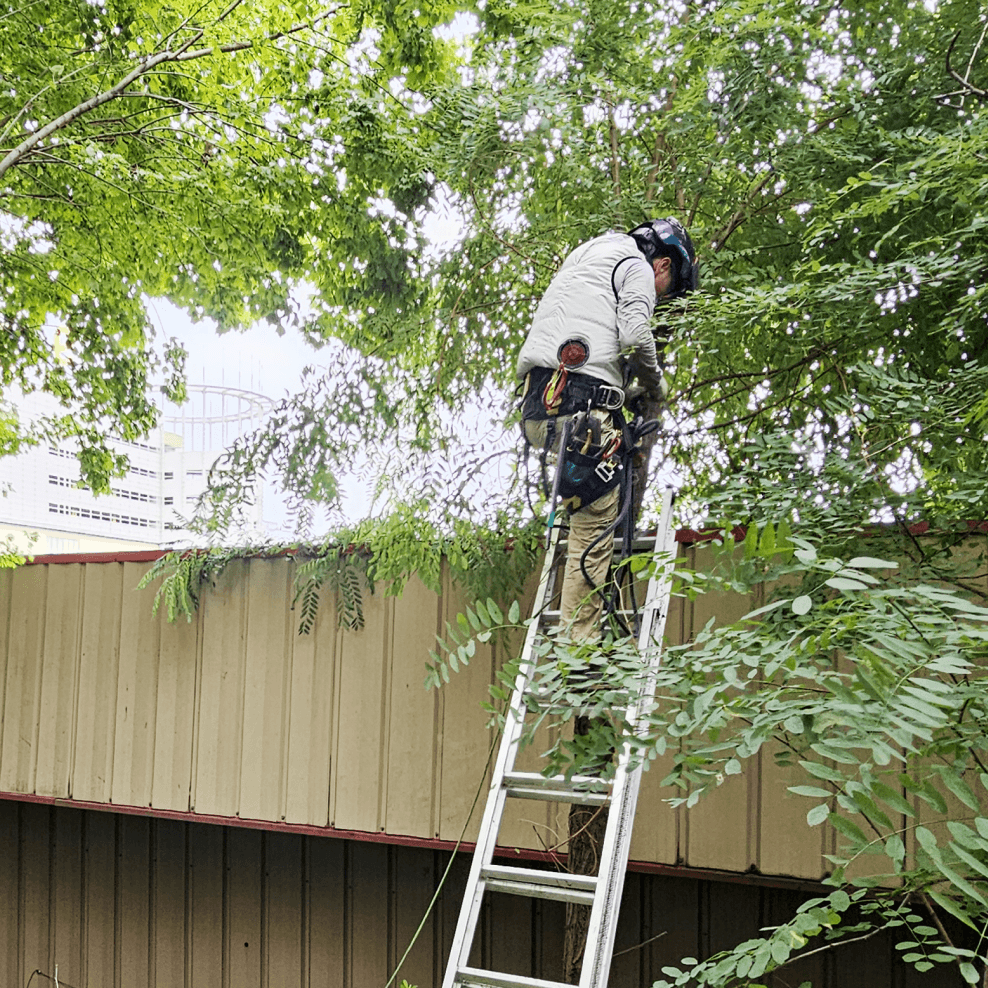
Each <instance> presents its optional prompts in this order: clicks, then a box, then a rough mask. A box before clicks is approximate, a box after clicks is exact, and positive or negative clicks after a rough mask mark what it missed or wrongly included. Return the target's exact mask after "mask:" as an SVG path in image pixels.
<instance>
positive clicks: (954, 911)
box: [926, 888, 978, 931]
mask: <svg viewBox="0 0 988 988" xmlns="http://www.w3.org/2000/svg"><path fill="white" fill-rule="evenodd" d="M926 894H927V895H928V896H929V897H930V898H931V899H932V900H933V901H934V902H935V903H936V904H937V905H938V906H940V908H941V909H943V910H944V911H946V912H948V913H950V915H951V916H953V917H954V919H957V920H960V922H962V923H963V924H964V925H965V926H970V927H971V929H972V930H976V931H977V930H978V927H977V925H976V924H975V922H974V920H973V919H972V917H971V916H969V915H968V914H967V912H966V910H965V909H964V908H963V906H961V904H960V903H959V902H957V901H956V900H955V899H952V898H951V897H950V896H949V895H947V894H946V893H944V892H941V891H940V890H939V889H937V888H928V889H927V890H926Z"/></svg>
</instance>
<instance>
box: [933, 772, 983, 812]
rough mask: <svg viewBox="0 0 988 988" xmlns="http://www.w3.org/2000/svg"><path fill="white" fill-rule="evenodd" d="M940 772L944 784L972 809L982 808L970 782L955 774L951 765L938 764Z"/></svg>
mask: <svg viewBox="0 0 988 988" xmlns="http://www.w3.org/2000/svg"><path fill="white" fill-rule="evenodd" d="M937 768H938V771H939V773H940V778H941V779H942V780H943V784H944V785H945V786H946V787H947V788H948V789H949V790H950V791H951V792H952V793H953V794H954V795H955V796H956V797H957V798H958V799H959V800H960V801H961V802H962V803H963V804H964V805H965V806H967V807H968V808H970V809H972V810H978V809H980V808H981V804H980V803H979V802H978V799H977V797H976V796H975V795H974V793H973V792H972V791H971V788H970V787H969V786H968V784H967V783H966V782H965V781H964V780H963V779H962V778H960V777H959V776H958V775H955V774H954V772H953V771H952V770H951V769H950V767H949V766H946V765H941V766H937Z"/></svg>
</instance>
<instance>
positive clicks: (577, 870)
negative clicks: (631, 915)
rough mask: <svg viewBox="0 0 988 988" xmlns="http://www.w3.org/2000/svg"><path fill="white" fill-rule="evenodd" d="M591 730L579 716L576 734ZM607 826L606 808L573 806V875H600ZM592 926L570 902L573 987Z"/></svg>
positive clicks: (569, 976) (568, 965)
mask: <svg viewBox="0 0 988 988" xmlns="http://www.w3.org/2000/svg"><path fill="white" fill-rule="evenodd" d="M589 731H590V719H589V718H588V717H577V718H576V723H575V726H574V732H575V733H576V734H578V735H585V734H588V733H589ZM606 827H607V807H606V806H572V807H570V811H569V854H568V857H567V865H568V869H569V871H570V872H571V873H572V874H574V875H596V874H597V868H598V865H599V864H600V849H601V847H602V846H603V843H604V830H605V829H606ZM589 925H590V907H589V906H581V905H577V904H575V903H572V902H568V903H567V904H566V924H565V928H564V932H563V980H564V981H568V982H569V983H570V984H576V983H577V982H578V981H579V980H580V970H581V968H582V967H583V952H584V950H585V949H586V945H587V927H588V926H589Z"/></svg>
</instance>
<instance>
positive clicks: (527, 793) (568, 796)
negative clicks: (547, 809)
mask: <svg viewBox="0 0 988 988" xmlns="http://www.w3.org/2000/svg"><path fill="white" fill-rule="evenodd" d="M504 789H505V792H507V794H508V795H509V796H514V797H515V798H516V799H542V800H546V801H548V802H553V803H576V804H578V805H580V806H603V805H605V804H606V803H608V802H609V801H610V789H611V787H610V783H609V782H607V781H606V780H604V779H597V778H594V776H592V775H575V776H573V778H571V779H567V778H566V776H564V775H552V776H549V777H548V778H547V777H546V776H544V775H540V774H539V773H538V772H506V773H505V776H504Z"/></svg>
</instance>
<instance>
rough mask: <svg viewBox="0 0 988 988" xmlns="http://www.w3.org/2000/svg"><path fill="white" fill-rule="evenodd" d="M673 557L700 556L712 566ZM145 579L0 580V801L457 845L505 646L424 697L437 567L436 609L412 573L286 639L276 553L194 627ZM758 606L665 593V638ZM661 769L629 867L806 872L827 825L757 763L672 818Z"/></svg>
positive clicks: (548, 838)
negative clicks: (361, 616) (396, 586)
mask: <svg viewBox="0 0 988 988" xmlns="http://www.w3.org/2000/svg"><path fill="white" fill-rule="evenodd" d="M684 551H686V552H688V553H689V554H690V555H691V557H692V558H691V562H697V561H698V559H699V561H700V562H701V564H702V560H703V554H704V553H705V552H707V550H705V549H702V548H701V549H697V548H687V549H685V550H684ZM145 568H146V564H145V563H140V562H89V563H65V564H56V563H48V564H41V565H35V566H27V567H22V568H20V569H18V570H17V571H14V572H5V573H0V594H2V597H0V682H2V683H3V686H4V690H3V697H2V701H0V702H2V704H3V708H2V717H3V719H2V724H0V792H9V793H18V794H25V795H40V796H49V797H58V798H66V797H68V798H73V799H75V800H80V801H84V802H95V803H111V804H115V805H119V806H142V807H150V808H152V809H153V810H155V811H162V812H173V811H178V812H189V811H192V812H195V813H198V814H203V815H208V816H217V817H224V818H231V819H233V818H237V817H239V818H241V819H249V820H259V821H269V822H272V823H281V822H287V823H290V824H295V825H300V826H314V827H326V826H332V827H334V828H336V829H339V830H347V831H360V832H364V833H368V834H381V833H384V834H391V835H401V836H409V837H415V838H421V839H434V838H440V839H443V840H447V841H455V840H457V839H459V838H460V836H461V834H463V830H464V823H465V821H466V819H467V816H468V814H469V811H470V808H471V805H472V804H473V802H474V798H475V796H476V794H477V791H478V788H481V787H483V786H484V782H485V776H484V766H485V764H486V763H487V756H488V752H489V749H490V744H491V734H490V732H489V731H488V730H487V728H486V726H485V724H486V721H487V715H486V714H485V713H484V711H483V710H482V709H481V708H480V702H481V701H482V700H484V699H486V698H487V688H488V685H489V683H490V682H491V679H492V677H493V675H494V671H495V669H496V668H497V666H498V665H499V664H500V663H501V662H503V661H504V658H505V654H504V652H503V650H502V649H500V648H499V647H495V646H493V645H490V646H482V647H479V648H478V649H477V654H476V656H475V657H474V659H473V660H472V661H471V663H470V665H469V666H468V667H467V668H466V669H463V670H462V671H461V672H460V673H459V674H457V675H455V676H453V680H452V682H451V683H450V684H449V686H448V687H446V688H444V689H443V690H441V691H439V692H438V693H436V692H426V691H425V690H424V689H423V688H422V682H423V678H424V673H425V662H426V661H427V659H428V655H429V650H430V649H431V648H433V647H434V645H435V635H436V634H437V633H439V634H442V633H443V632H444V630H445V626H446V622H447V621H449V622H453V621H455V618H456V614H457V612H458V611H459V610H460V609H462V608H463V607H464V605H465V604H466V603H467V601H466V600H465V599H464V597H463V595H462V593H461V592H459V591H458V590H456V589H455V588H453V587H452V586H451V585H450V581H449V577H448V574H446V573H444V576H443V592H442V593H441V594H438V595H437V594H435V593H433V592H432V591H430V590H428V589H426V587H425V586H424V585H423V584H422V583H421V581H419V580H416V579H412V580H410V581H409V583H408V586H407V588H406V590H405V593H404V594H403V595H402V596H401V597H397V598H395V597H388V596H385V595H384V594H382V593H381V592H378V593H377V594H374V595H368V596H367V598H366V600H365V604H364V610H365V617H366V626H365V627H364V629H363V630H361V631H349V630H345V631H341V630H338V629H337V627H336V617H335V610H334V606H333V600H332V594H331V593H324V598H325V599H324V601H323V607H322V609H321V610H320V613H319V616H318V618H317V620H316V624H315V627H314V629H313V631H312V633H311V634H308V635H301V636H300V635H298V634H297V624H298V614H297V612H296V611H294V610H292V608H291V595H292V588H291V579H292V563H291V562H290V561H289V560H286V559H252V560H245V561H238V562H235V563H232V564H231V565H230V566H229V567H228V568H227V569H226V570H225V571H224V572H223V573H222V574H221V576H220V577H219V579H218V580H217V582H216V585H215V587H211V588H207V589H206V590H205V592H204V595H203V603H202V606H201V608H200V612H199V614H198V615H197V617H196V619H195V620H194V621H193V622H192V623H188V622H186V621H185V619H184V618H180V619H179V620H178V621H177V622H176V623H175V624H173V625H169V624H168V623H167V622H166V621H165V617H164V614H163V613H159V615H158V616H157V617H152V616H151V612H150V608H151V593H150V592H149V591H148V592H137V591H135V590H134V587H135V586H136V584H137V582H138V580H139V579H140V576H141V575H142V573H143V572H144V571H145ZM759 603H760V599H759V598H757V597H751V598H749V597H741V596H740V595H733V596H729V595H713V594H711V595H706V596H703V597H700V598H698V599H697V600H696V601H691V602H689V601H684V600H682V599H677V600H675V601H674V602H673V606H672V610H671V614H670V618H669V624H668V637H669V639H670V640H671V641H673V642H680V641H688V640H689V639H690V637H691V636H692V635H693V634H694V632H695V630H697V629H699V628H701V627H702V626H703V625H704V624H705V623H706V621H707V620H708V618H709V617H710V616H712V615H716V616H717V617H718V619H719V620H729V619H733V618H735V617H738V616H740V615H741V614H743V613H745V612H746V611H748V610H750V609H751V608H753V607H756V606H758V604H759ZM524 757H528V756H527V755H526V756H524ZM668 767H669V759H668V758H667V759H665V760H664V761H663V760H659V762H658V763H657V764H656V765H654V766H653V768H652V770H651V771H650V772H648V773H647V774H646V776H645V779H644V784H643V789H642V795H641V800H640V805H639V813H638V818H637V822H636V827H635V836H634V842H633V846H632V858H633V859H637V860H641V861H648V862H655V863H661V864H669V865H676V864H682V865H686V866H689V867H694V868H706V869H719V870H725V871H732V872H738V873H741V872H745V871H748V870H749V869H751V868H755V869H757V870H759V871H761V872H763V873H769V874H784V875H793V876H799V877H805V878H818V877H819V876H820V875H821V874H822V873H823V871H824V869H825V862H824V860H823V857H822V852H824V851H829V850H830V849H831V848H830V847H829V846H824V840H825V839H827V838H825V836H824V834H825V832H824V830H822V829H817V830H808V829H807V828H806V827H805V824H804V822H803V821H804V815H805V811H806V806H805V803H806V801H805V800H801V799H798V798H797V797H792V796H789V795H788V794H787V793H786V792H785V785H786V781H787V780H786V777H785V773H783V772H781V771H780V770H779V769H777V768H776V766H775V765H774V763H773V762H772V760H771V758H770V757H769V753H768V752H765V753H763V755H762V756H759V757H758V758H755V759H752V760H750V762H749V763H748V764H747V765H746V767H745V773H744V775H742V776H735V777H731V778H730V779H728V780H727V782H726V783H725V785H724V786H723V787H722V788H721V789H720V790H718V791H717V792H715V793H714V794H713V795H712V796H711V797H710V798H709V799H706V800H703V801H701V803H700V804H699V805H698V806H697V807H695V808H694V809H692V810H690V811H688V812H687V811H685V810H683V809H679V810H673V809H670V807H669V806H668V804H667V803H665V802H664V801H663V799H664V797H667V796H668V795H670V794H669V793H666V792H663V791H662V790H661V789H660V787H659V782H660V781H661V779H662V777H663V776H664V774H665V773H666V771H667V770H668ZM519 804H520V805H519ZM482 805H483V799H482V798H481V801H480V804H479V806H478V808H477V809H476V810H475V811H474V815H473V818H472V820H471V822H470V824H469V826H468V827H467V828H466V832H465V839H466V840H468V841H469V840H472V839H474V838H475V837H476V833H477V828H478V826H479V821H480V815H481V808H482ZM509 809H510V811H511V813H512V814H513V815H512V816H511V817H510V819H509V820H508V821H507V823H506V825H505V828H504V830H503V832H502V837H503V841H504V843H505V844H507V845H509V846H512V847H519V848H523V849H535V850H541V849H544V848H551V847H555V846H556V845H558V844H559V843H560V841H561V840H562V837H563V835H564V834H565V830H566V824H565V813H564V808H563V807H560V806H558V805H554V804H552V805H549V806H548V807H547V806H546V805H545V804H540V803H537V802H532V801H511V802H510V803H509ZM168 853H172V850H169V851H168ZM176 853H177V852H176ZM214 880H215V876H213V875H209V874H206V875H203V877H202V881H214ZM156 888H157V887H156ZM159 891H160V894H165V891H166V889H165V887H162V888H161V889H160V890H159ZM159 891H156V892H155V895H157V894H159ZM149 908H150V909H151V910H152V912H153V909H154V899H153V897H152V902H151V905H150V906H149ZM161 949H162V950H165V951H166V953H167V948H165V947H162V948H161ZM271 960H272V962H273V961H274V958H271ZM162 963H164V964H166V965H167V963H168V961H167V958H166V957H163V959H162ZM279 963H280V962H279Z"/></svg>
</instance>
